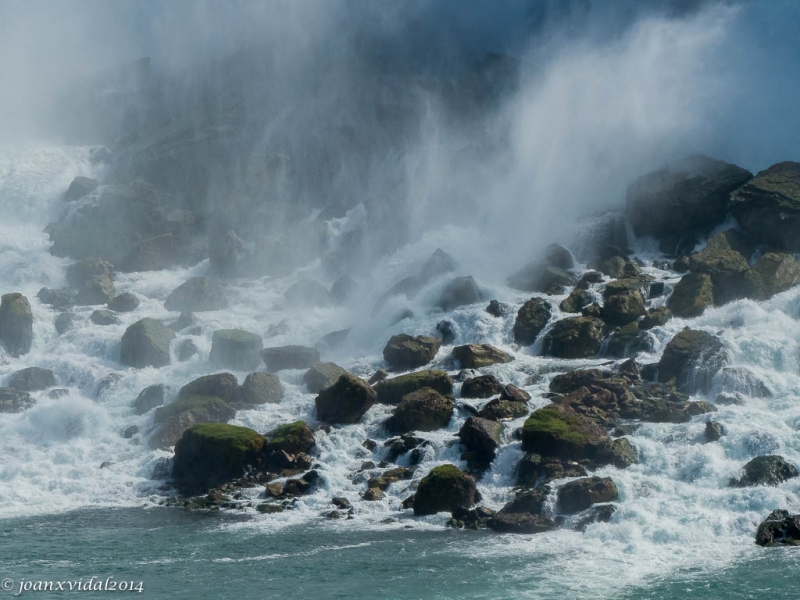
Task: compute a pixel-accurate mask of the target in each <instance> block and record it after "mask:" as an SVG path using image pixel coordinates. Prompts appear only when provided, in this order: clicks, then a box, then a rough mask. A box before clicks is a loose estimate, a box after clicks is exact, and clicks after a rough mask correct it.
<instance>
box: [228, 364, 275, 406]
mask: <svg viewBox="0 0 800 600" xmlns="http://www.w3.org/2000/svg"><path fill="white" fill-rule="evenodd" d="M281 398H283V386H282V385H281V380H280V379H278V377H277V376H276V375H273V374H272V373H264V372H261V371H258V372H256V373H250V374H249V375H248V376H247V377H245V379H244V383H243V384H242V387H240V388H239V396H238V399H237V405H241V406H243V407H250V406H258V405H259V404H278V403H279V402H280V401H281Z"/></svg>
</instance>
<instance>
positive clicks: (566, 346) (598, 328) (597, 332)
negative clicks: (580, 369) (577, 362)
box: [544, 317, 604, 358]
mask: <svg viewBox="0 0 800 600" xmlns="http://www.w3.org/2000/svg"><path fill="white" fill-rule="evenodd" d="M603 329H604V324H603V322H602V321H601V320H600V319H596V318H594V317H570V318H567V319H562V320H560V321H557V322H556V323H555V325H553V328H552V329H551V330H550V331H549V332H548V333H547V335H546V336H545V340H544V347H545V349H546V350H545V352H546V354H549V355H550V356H556V357H558V358H589V357H591V356H594V355H595V354H597V352H598V351H599V350H600V345H601V344H602V342H603Z"/></svg>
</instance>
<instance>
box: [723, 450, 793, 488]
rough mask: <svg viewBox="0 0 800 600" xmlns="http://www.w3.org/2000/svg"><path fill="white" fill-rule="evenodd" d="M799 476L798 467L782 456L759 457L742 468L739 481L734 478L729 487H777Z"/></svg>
mask: <svg viewBox="0 0 800 600" xmlns="http://www.w3.org/2000/svg"><path fill="white" fill-rule="evenodd" d="M797 475H798V471H797V467H795V466H794V465H792V464H789V463H788V462H786V460H785V459H784V458H783V457H782V456H776V455H768V456H757V457H756V458H754V459H753V460H751V461H750V462H748V463H747V464H746V465H745V466H744V467H742V476H741V477H739V478H738V479H737V478H732V479H731V480H730V481H729V482H728V485H729V486H730V487H750V486H755V485H772V486H775V485H778V484H780V483H782V482H784V481H786V480H788V479H793V478H794V477H797Z"/></svg>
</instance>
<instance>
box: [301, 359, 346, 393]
mask: <svg viewBox="0 0 800 600" xmlns="http://www.w3.org/2000/svg"><path fill="white" fill-rule="evenodd" d="M346 374H347V370H346V369H343V368H342V367H340V366H339V365H337V364H334V363H330V362H321V363H317V364H315V365H314V366H312V367H311V368H310V369H309V370H308V371H306V373H305V375H303V381H304V382H305V384H306V389H307V390H308V392H309V393H311V394H318V393H319V392H321V391H322V390H324V389H325V388H328V387H330V386H332V385H333V384H334V383H336V382H337V381H338V380H339V377H341V376H342V375H346Z"/></svg>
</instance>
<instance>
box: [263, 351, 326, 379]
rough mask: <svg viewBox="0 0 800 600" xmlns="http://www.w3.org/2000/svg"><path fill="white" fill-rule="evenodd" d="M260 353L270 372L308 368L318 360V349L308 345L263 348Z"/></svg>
mask: <svg viewBox="0 0 800 600" xmlns="http://www.w3.org/2000/svg"><path fill="white" fill-rule="evenodd" d="M260 354H261V360H263V361H264V364H265V365H266V366H267V371H269V372H271V373H277V372H278V371H282V370H284V369H310V368H311V367H313V366H314V365H315V364H317V363H318V362H319V351H318V350H317V349H316V348H311V347H308V346H277V347H272V348H264V349H263V350H262V351H261V353H260Z"/></svg>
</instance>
